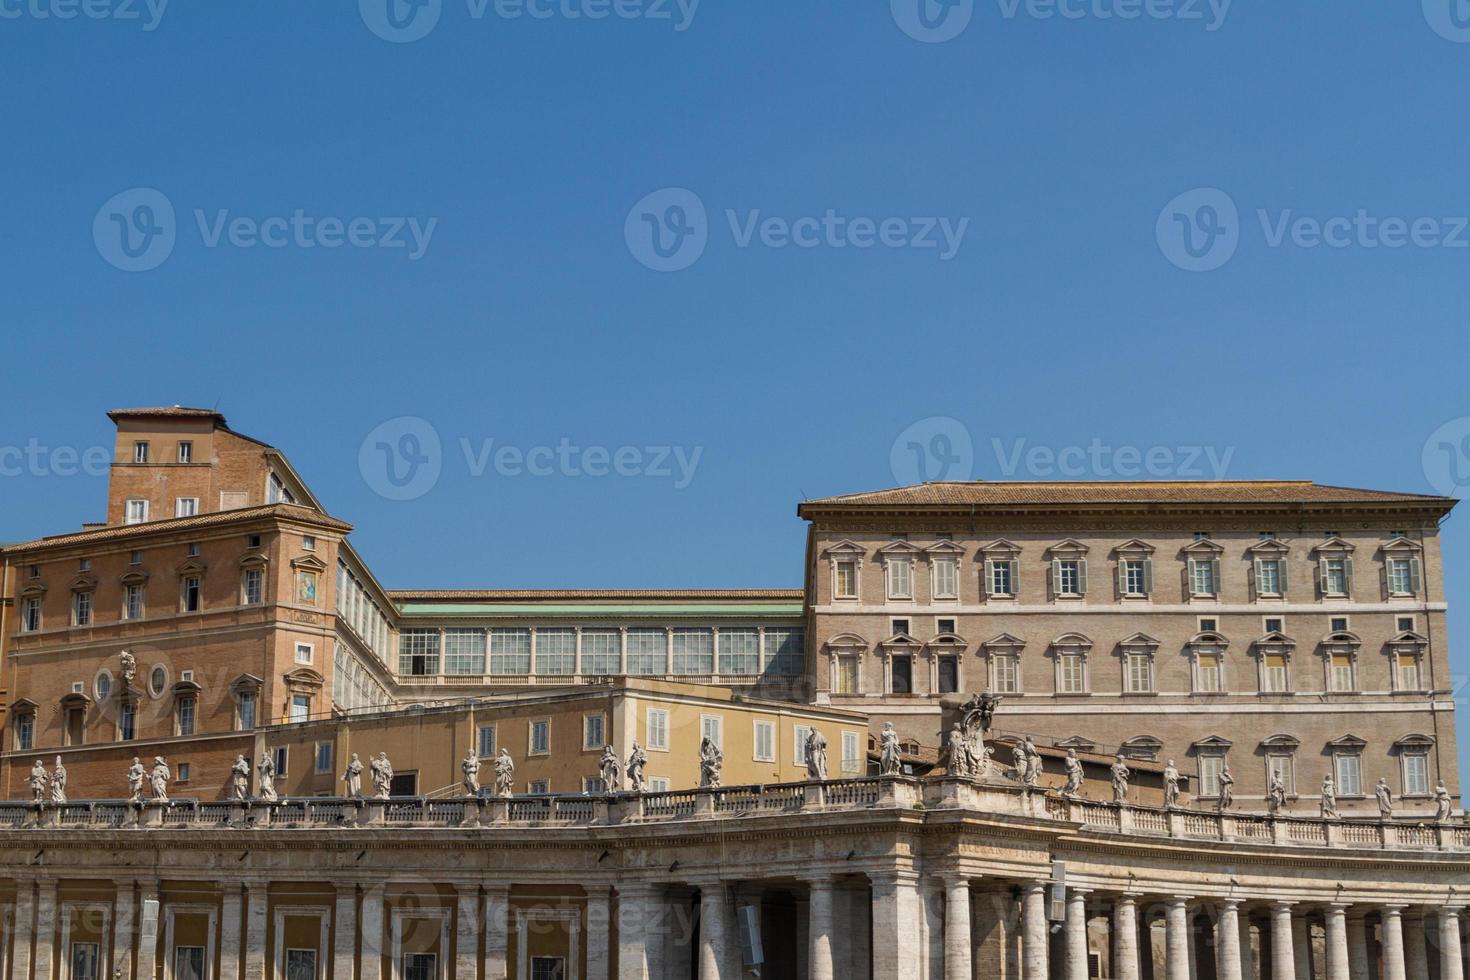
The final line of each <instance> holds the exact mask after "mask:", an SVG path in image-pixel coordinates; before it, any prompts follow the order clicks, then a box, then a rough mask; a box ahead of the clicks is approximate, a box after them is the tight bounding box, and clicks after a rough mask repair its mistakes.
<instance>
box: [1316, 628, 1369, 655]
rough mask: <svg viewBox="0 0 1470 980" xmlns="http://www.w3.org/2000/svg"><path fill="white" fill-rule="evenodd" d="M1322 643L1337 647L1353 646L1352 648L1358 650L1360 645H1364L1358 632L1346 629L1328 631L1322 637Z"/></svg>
mask: <svg viewBox="0 0 1470 980" xmlns="http://www.w3.org/2000/svg"><path fill="white" fill-rule="evenodd" d="M1322 645H1323V646H1324V647H1337V648H1339V649H1341V648H1343V647H1351V648H1352V649H1354V650H1356V649H1357V648H1358V647H1360V646H1362V645H1363V641H1362V640H1361V639H1359V637H1358V634H1356V633H1350V632H1348V631H1346V630H1338V631H1337V632H1336V633H1328V634H1327V635H1326V636H1324V637H1322Z"/></svg>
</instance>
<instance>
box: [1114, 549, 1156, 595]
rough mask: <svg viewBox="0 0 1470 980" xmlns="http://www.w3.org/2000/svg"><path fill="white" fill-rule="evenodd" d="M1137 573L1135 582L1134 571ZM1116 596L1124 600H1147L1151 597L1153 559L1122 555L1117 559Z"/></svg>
mask: <svg viewBox="0 0 1470 980" xmlns="http://www.w3.org/2000/svg"><path fill="white" fill-rule="evenodd" d="M1135 570H1136V571H1137V573H1138V575H1137V581H1136V582H1135V579H1134V574H1133V573H1134V571H1135ZM1118 594H1119V595H1121V596H1122V597H1123V598H1125V599H1147V598H1149V597H1151V596H1152V595H1153V559H1151V558H1147V557H1137V556H1128V555H1124V556H1123V557H1122V558H1119V559H1118Z"/></svg>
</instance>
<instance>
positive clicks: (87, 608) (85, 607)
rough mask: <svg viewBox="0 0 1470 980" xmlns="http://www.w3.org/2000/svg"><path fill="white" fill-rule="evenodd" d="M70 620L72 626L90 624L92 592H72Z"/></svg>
mask: <svg viewBox="0 0 1470 980" xmlns="http://www.w3.org/2000/svg"><path fill="white" fill-rule="evenodd" d="M71 621H72V625H74V626H90V625H92V593H90V592H76V593H73V594H72V599H71Z"/></svg>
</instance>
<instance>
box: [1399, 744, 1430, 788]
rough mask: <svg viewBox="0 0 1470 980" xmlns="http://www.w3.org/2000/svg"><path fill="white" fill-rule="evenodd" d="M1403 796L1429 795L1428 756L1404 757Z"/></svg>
mask: <svg viewBox="0 0 1470 980" xmlns="http://www.w3.org/2000/svg"><path fill="white" fill-rule="evenodd" d="M1404 795H1405V796H1428V795H1429V756H1427V755H1423V754H1420V753H1414V754H1412V755H1405V756H1404Z"/></svg>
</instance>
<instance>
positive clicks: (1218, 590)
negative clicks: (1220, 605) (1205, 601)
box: [1210, 558, 1225, 595]
mask: <svg viewBox="0 0 1470 980" xmlns="http://www.w3.org/2000/svg"><path fill="white" fill-rule="evenodd" d="M1210 588H1212V589H1214V590H1215V591H1214V593H1213V594H1214V595H1221V594H1223V593H1224V592H1225V590H1224V589H1223V588H1222V587H1221V584H1220V559H1218V558H1216V559H1215V560H1214V561H1212V562H1210Z"/></svg>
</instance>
